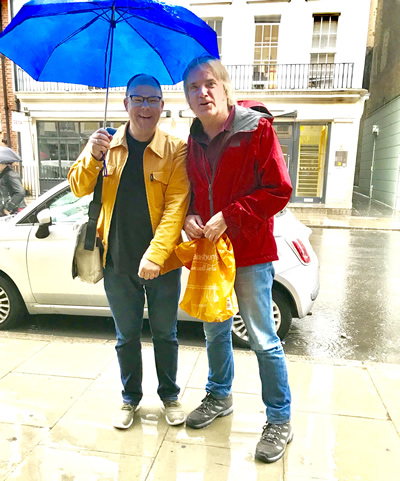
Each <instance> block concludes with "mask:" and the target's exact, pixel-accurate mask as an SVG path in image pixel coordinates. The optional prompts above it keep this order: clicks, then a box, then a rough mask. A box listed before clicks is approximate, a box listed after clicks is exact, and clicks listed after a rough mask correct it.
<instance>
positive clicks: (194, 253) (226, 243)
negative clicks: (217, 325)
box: [175, 234, 239, 322]
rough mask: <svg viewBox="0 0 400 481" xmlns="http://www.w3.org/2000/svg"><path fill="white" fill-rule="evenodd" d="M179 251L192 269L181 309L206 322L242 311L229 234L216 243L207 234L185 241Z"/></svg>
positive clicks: (219, 319) (176, 251)
mask: <svg viewBox="0 0 400 481" xmlns="http://www.w3.org/2000/svg"><path fill="white" fill-rule="evenodd" d="M175 253H176V255H177V256H178V257H179V259H180V260H181V262H182V263H183V265H184V266H186V267H187V268H188V269H190V273H189V278H188V282H187V286H186V291H185V294H184V296H183V299H182V301H181V303H180V304H179V306H180V307H181V309H183V310H184V311H185V312H187V313H188V314H189V315H191V316H193V317H197V318H198V319H201V320H202V321H206V322H222V321H226V320H227V319H229V318H230V317H231V316H233V315H235V314H236V313H237V312H238V310H239V308H238V302H237V297H236V294H235V291H234V288H233V286H234V283H235V274H236V265H235V257H234V255H233V247H232V243H231V241H230V240H229V237H228V236H227V235H226V234H223V235H222V236H221V237H220V238H219V239H218V241H217V243H216V244H213V243H212V242H211V241H209V240H208V239H205V238H202V239H195V240H192V241H189V242H182V243H181V244H179V245H178V246H177V247H176V248H175Z"/></svg>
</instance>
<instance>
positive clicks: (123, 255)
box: [109, 131, 153, 274]
mask: <svg viewBox="0 0 400 481" xmlns="http://www.w3.org/2000/svg"><path fill="white" fill-rule="evenodd" d="M126 135H127V141H128V148H129V154H128V159H127V161H126V164H125V167H124V170H123V171H122V175H121V179H120V183H119V186H118V192H117V198H116V200H115V205H114V211H113V215H112V219H111V226H110V234H109V254H110V256H111V259H112V262H113V264H114V269H115V271H116V272H118V273H120V274H131V273H133V272H137V268H138V265H139V262H140V259H141V258H142V256H143V254H144V253H145V251H146V250H147V248H148V247H149V245H150V241H151V240H152V238H153V230H152V227H151V220H150V214H149V207H148V204H147V196H146V187H145V184H144V173H143V154H144V150H145V149H146V147H147V146H148V145H149V143H150V141H151V140H149V141H148V142H139V141H137V140H135V139H134V138H133V137H132V136H131V135H130V133H129V132H128V131H127V134H126Z"/></svg>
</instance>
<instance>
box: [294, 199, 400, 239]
mask: <svg viewBox="0 0 400 481" xmlns="http://www.w3.org/2000/svg"><path fill="white" fill-rule="evenodd" d="M352 204H353V208H352V209H351V212H350V213H349V214H343V213H335V209H323V208H320V207H319V206H318V205H314V206H313V207H311V206H308V207H304V204H302V207H299V204H295V205H293V206H289V207H291V210H292V211H293V212H294V213H295V214H296V217H297V218H298V219H299V220H300V221H301V222H303V223H304V224H306V225H308V226H310V227H325V228H333V229H367V230H400V210H394V209H392V208H390V207H388V206H386V205H385V204H382V203H380V202H377V201H375V200H371V199H369V197H366V196H364V195H362V194H358V193H356V192H355V193H354V194H353V199H352Z"/></svg>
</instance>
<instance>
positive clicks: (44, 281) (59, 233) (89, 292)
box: [0, 181, 319, 346]
mask: <svg viewBox="0 0 400 481" xmlns="http://www.w3.org/2000/svg"><path fill="white" fill-rule="evenodd" d="M90 200H91V196H86V197H82V198H77V197H75V196H74V194H73V193H72V192H71V190H70V188H69V184H68V182H67V181H65V182H63V183H61V184H59V185H57V186H55V187H53V188H52V189H51V190H49V191H48V192H46V193H45V194H43V195H41V196H40V197H39V198H38V199H37V200H35V201H33V202H32V203H30V204H29V205H28V207H26V208H25V209H24V210H23V211H22V212H20V213H18V214H16V215H15V216H13V217H2V218H0V329H9V328H12V327H14V326H15V325H16V324H17V323H18V322H20V321H21V320H22V319H23V318H24V316H25V314H26V313H28V314H73V315H87V316H107V317H109V316H111V311H110V308H109V306H108V303H107V298H106V295H105V293H104V288H103V281H100V282H99V283H98V284H96V285H90V284H85V283H83V282H81V281H80V280H79V279H73V278H72V274H71V266H72V257H73V252H74V246H75V238H76V228H77V226H78V225H79V224H81V223H82V222H84V221H85V220H86V219H87V212H88V205H89V202H90ZM45 209H49V211H50V212H49V211H46V212H43V211H44V210H45ZM39 213H41V215H40V214H39ZM38 214H39V216H38ZM49 215H50V216H51V225H50V226H47V225H45V224H41V222H40V220H39V219H40V218H44V217H47V218H48V216H49ZM38 230H39V235H37V234H38ZM310 234H311V229H309V228H308V227H306V226H304V225H303V224H302V223H301V222H299V221H298V220H297V219H296V218H295V216H294V215H293V214H292V213H291V212H290V211H289V210H288V209H285V210H283V211H282V212H280V213H279V214H278V215H276V216H275V229H274V235H275V239H276V242H277V246H278V255H279V261H276V262H274V266H275V271H276V276H275V280H274V285H273V300H274V317H275V324H276V329H277V332H278V335H279V336H280V338H281V339H283V337H284V336H285V335H286V334H287V332H288V331H289V329H290V325H291V323H292V318H293V317H298V318H303V317H305V316H306V315H307V314H308V313H309V312H310V311H311V308H312V305H313V302H314V300H315V299H316V297H317V295H318V290H319V271H318V269H319V267H318V259H317V257H316V255H315V253H314V251H313V249H312V247H311V244H310V242H309V236H310ZM188 272H189V271H188V270H187V269H185V268H184V269H183V274H182V296H183V294H184V291H185V286H186V281H187V277H188ZM144 317H145V318H147V309H146V310H145V314H144ZM178 319H179V320H196V319H194V318H192V317H190V316H189V315H188V314H186V313H185V312H184V311H182V310H179V313H178ZM232 334H233V340H234V341H235V343H236V344H237V345H241V346H248V345H249V344H248V337H247V332H246V328H245V326H244V323H243V321H242V319H241V317H240V315H237V316H235V320H234V327H233V332H232Z"/></svg>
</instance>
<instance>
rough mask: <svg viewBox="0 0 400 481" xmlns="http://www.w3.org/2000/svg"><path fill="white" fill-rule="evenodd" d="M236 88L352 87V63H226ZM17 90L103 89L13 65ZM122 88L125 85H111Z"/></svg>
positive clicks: (169, 87) (172, 88)
mask: <svg viewBox="0 0 400 481" xmlns="http://www.w3.org/2000/svg"><path fill="white" fill-rule="evenodd" d="M226 68H227V70H228V72H229V75H230V77H231V79H232V83H233V86H234V88H235V90H308V89H313V90H315V89H322V90H331V89H351V88H353V71H354V63H320V64H300V63H291V64H254V65H227V66H226ZM16 72H17V91H19V92H89V91H103V89H98V88H95V87H90V86H87V85H76V84H66V83H61V82H37V81H36V80H33V78H32V77H30V76H29V75H28V74H27V73H25V72H24V71H23V70H22V69H21V68H20V67H16ZM111 90H112V91H117V92H123V91H124V90H125V88H124V87H116V88H112V89H111ZM163 90H164V91H183V83H182V82H180V83H178V84H176V85H166V86H163Z"/></svg>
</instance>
